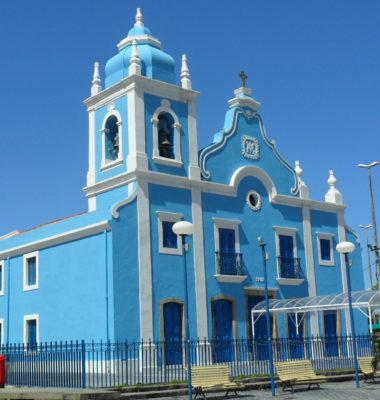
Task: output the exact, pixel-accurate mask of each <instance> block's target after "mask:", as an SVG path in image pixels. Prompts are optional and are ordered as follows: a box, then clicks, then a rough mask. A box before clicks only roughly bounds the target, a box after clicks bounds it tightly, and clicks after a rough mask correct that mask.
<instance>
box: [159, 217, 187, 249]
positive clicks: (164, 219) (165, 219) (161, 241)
mask: <svg viewBox="0 0 380 400" xmlns="http://www.w3.org/2000/svg"><path fill="white" fill-rule="evenodd" d="M156 214H157V216H158V223H157V225H158V243H159V246H158V247H159V252H160V253H162V254H175V255H181V254H182V244H181V242H180V239H179V237H178V236H177V247H176V248H169V247H164V234H163V229H162V223H163V222H178V221H181V220H182V219H183V214H179V213H171V212H164V211H156Z"/></svg>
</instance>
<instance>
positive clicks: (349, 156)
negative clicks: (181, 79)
mask: <svg viewBox="0 0 380 400" xmlns="http://www.w3.org/2000/svg"><path fill="white" fill-rule="evenodd" d="M136 7H141V8H142V10H143V14H144V19H145V24H146V26H148V27H149V28H150V29H151V30H152V34H153V35H154V36H156V37H158V38H159V39H160V40H161V41H162V43H163V46H164V49H165V51H166V52H168V53H169V54H171V55H172V56H173V57H174V58H175V59H176V60H177V66H178V68H177V71H179V68H180V57H181V54H182V53H187V55H188V62H189V67H190V72H191V78H192V82H193V88H194V89H195V90H199V91H200V92H201V96H200V97H199V101H198V135H199V145H200V146H204V145H206V144H208V143H209V142H211V140H212V137H213V134H214V133H215V132H216V131H218V130H219V129H220V128H221V127H222V125H223V120H224V114H225V111H226V109H227V101H228V99H230V98H231V97H233V90H234V89H235V88H236V87H238V86H239V82H240V81H239V78H238V74H239V72H240V70H242V69H243V70H245V71H246V73H247V74H248V76H249V79H248V86H249V87H251V88H252V89H253V96H254V97H255V98H256V99H257V100H259V101H261V102H262V107H261V114H262V116H263V118H264V122H265V125H266V129H267V132H268V136H269V137H270V138H273V139H275V140H276V143H277V146H278V149H279V151H280V152H281V154H282V155H283V156H284V157H285V158H286V159H287V160H288V161H289V162H291V163H292V164H293V163H294V161H295V160H300V162H301V166H302V168H303V170H304V180H305V181H306V183H307V184H308V186H309V189H310V192H311V196H312V197H313V198H315V199H323V198H324V194H325V192H326V191H327V189H328V185H327V178H328V171H329V169H331V168H332V169H334V171H335V173H336V177H337V179H338V188H339V190H340V191H341V192H342V194H343V196H344V200H345V203H346V204H348V206H349V207H348V210H347V222H348V223H349V225H351V226H352V227H353V228H355V229H358V230H359V228H358V225H359V224H368V223H370V222H371V216H370V209H369V193H368V181H367V176H366V171H364V170H361V169H359V168H357V164H358V163H361V162H362V163H369V162H371V161H373V160H379V161H380V154H379V144H380V140H379V136H380V112H379V109H380V23H379V15H380V2H379V1H375V0H373V1H371V0H366V1H363V2H358V1H351V0H334V1H331V0H292V1H291V0H288V1H280V0H276V1H275V0H266V1H258V0H245V1H243V0H235V1H233V2H232V1H229V0H218V1H216V0H212V1H210V0H209V1H205V0H192V1H179V0H160V1H158V0H141V1H135V0H124V1H121V0H108V1H105V0H104V1H100V0H80V1H75V2H74V1H65V2H63V1H54V0H35V1H27V0H24V1H21V0H13V1H3V2H2V3H1V12H0V60H1V62H0V73H1V86H0V88H1V89H0V90H1V92H0V93H1V112H0V127H1V136H0V179H1V188H2V191H1V194H2V196H1V207H0V234H2V233H6V232H9V231H11V230H15V229H17V230H21V229H26V228H29V227H32V226H35V225H38V224H41V223H45V222H48V221H51V220H54V219H57V218H62V217H65V216H68V215H72V214H75V213H77V212H81V211H84V210H85V209H86V200H85V197H84V194H83V193H82V190H81V189H82V187H83V186H84V185H85V178H86V172H87V135H88V130H87V115H86V110H85V107H84V106H83V104H82V101H83V100H84V99H85V98H87V97H88V96H89V93H90V84H91V79H92V68H93V63H94V61H99V62H100V63H101V67H102V68H103V67H104V64H105V62H106V61H107V60H108V59H109V58H110V57H112V56H113V55H114V54H116V51H117V49H116V44H117V43H118V42H119V41H120V40H121V39H122V38H124V37H125V36H126V34H127V32H128V30H129V29H130V28H131V27H132V25H133V23H134V15H135V12H136ZM379 177H380V166H378V167H377V169H376V168H375V169H374V170H373V178H374V179H373V183H374V190H375V202H376V205H377V206H378V209H379V210H380V202H379V193H380V181H379ZM377 216H378V217H379V213H377ZM379 222H380V221H379ZM365 264H366V261H365Z"/></svg>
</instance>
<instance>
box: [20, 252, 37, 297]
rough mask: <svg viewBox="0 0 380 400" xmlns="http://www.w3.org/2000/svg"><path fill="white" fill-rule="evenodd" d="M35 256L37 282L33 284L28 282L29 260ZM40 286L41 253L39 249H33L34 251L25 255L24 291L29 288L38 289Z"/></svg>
mask: <svg viewBox="0 0 380 400" xmlns="http://www.w3.org/2000/svg"><path fill="white" fill-rule="evenodd" d="M32 258H35V260H36V282H35V283H34V284H32V285H30V284H29V283H28V269H29V260H30V259H32ZM39 286H40V255H39V252H38V251H33V252H32V253H28V254H24V257H23V290H24V292H26V291H28V290H35V289H38V288H39Z"/></svg>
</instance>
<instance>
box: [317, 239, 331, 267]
mask: <svg viewBox="0 0 380 400" xmlns="http://www.w3.org/2000/svg"><path fill="white" fill-rule="evenodd" d="M321 239H325V240H329V241H330V260H322V259H321ZM333 239H334V234H332V233H322V232H317V245H318V262H319V265H325V266H329V267H331V266H333V265H335V260H334V253H335V251H334V240H333Z"/></svg>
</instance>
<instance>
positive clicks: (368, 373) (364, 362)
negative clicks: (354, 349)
mask: <svg viewBox="0 0 380 400" xmlns="http://www.w3.org/2000/svg"><path fill="white" fill-rule="evenodd" d="M372 360H373V357H358V363H359V368H360V369H361V371H362V372H363V374H364V382H367V381H368V379H372V380H373V382H375V377H380V372H379V371H376V370H374V369H373V366H372Z"/></svg>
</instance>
